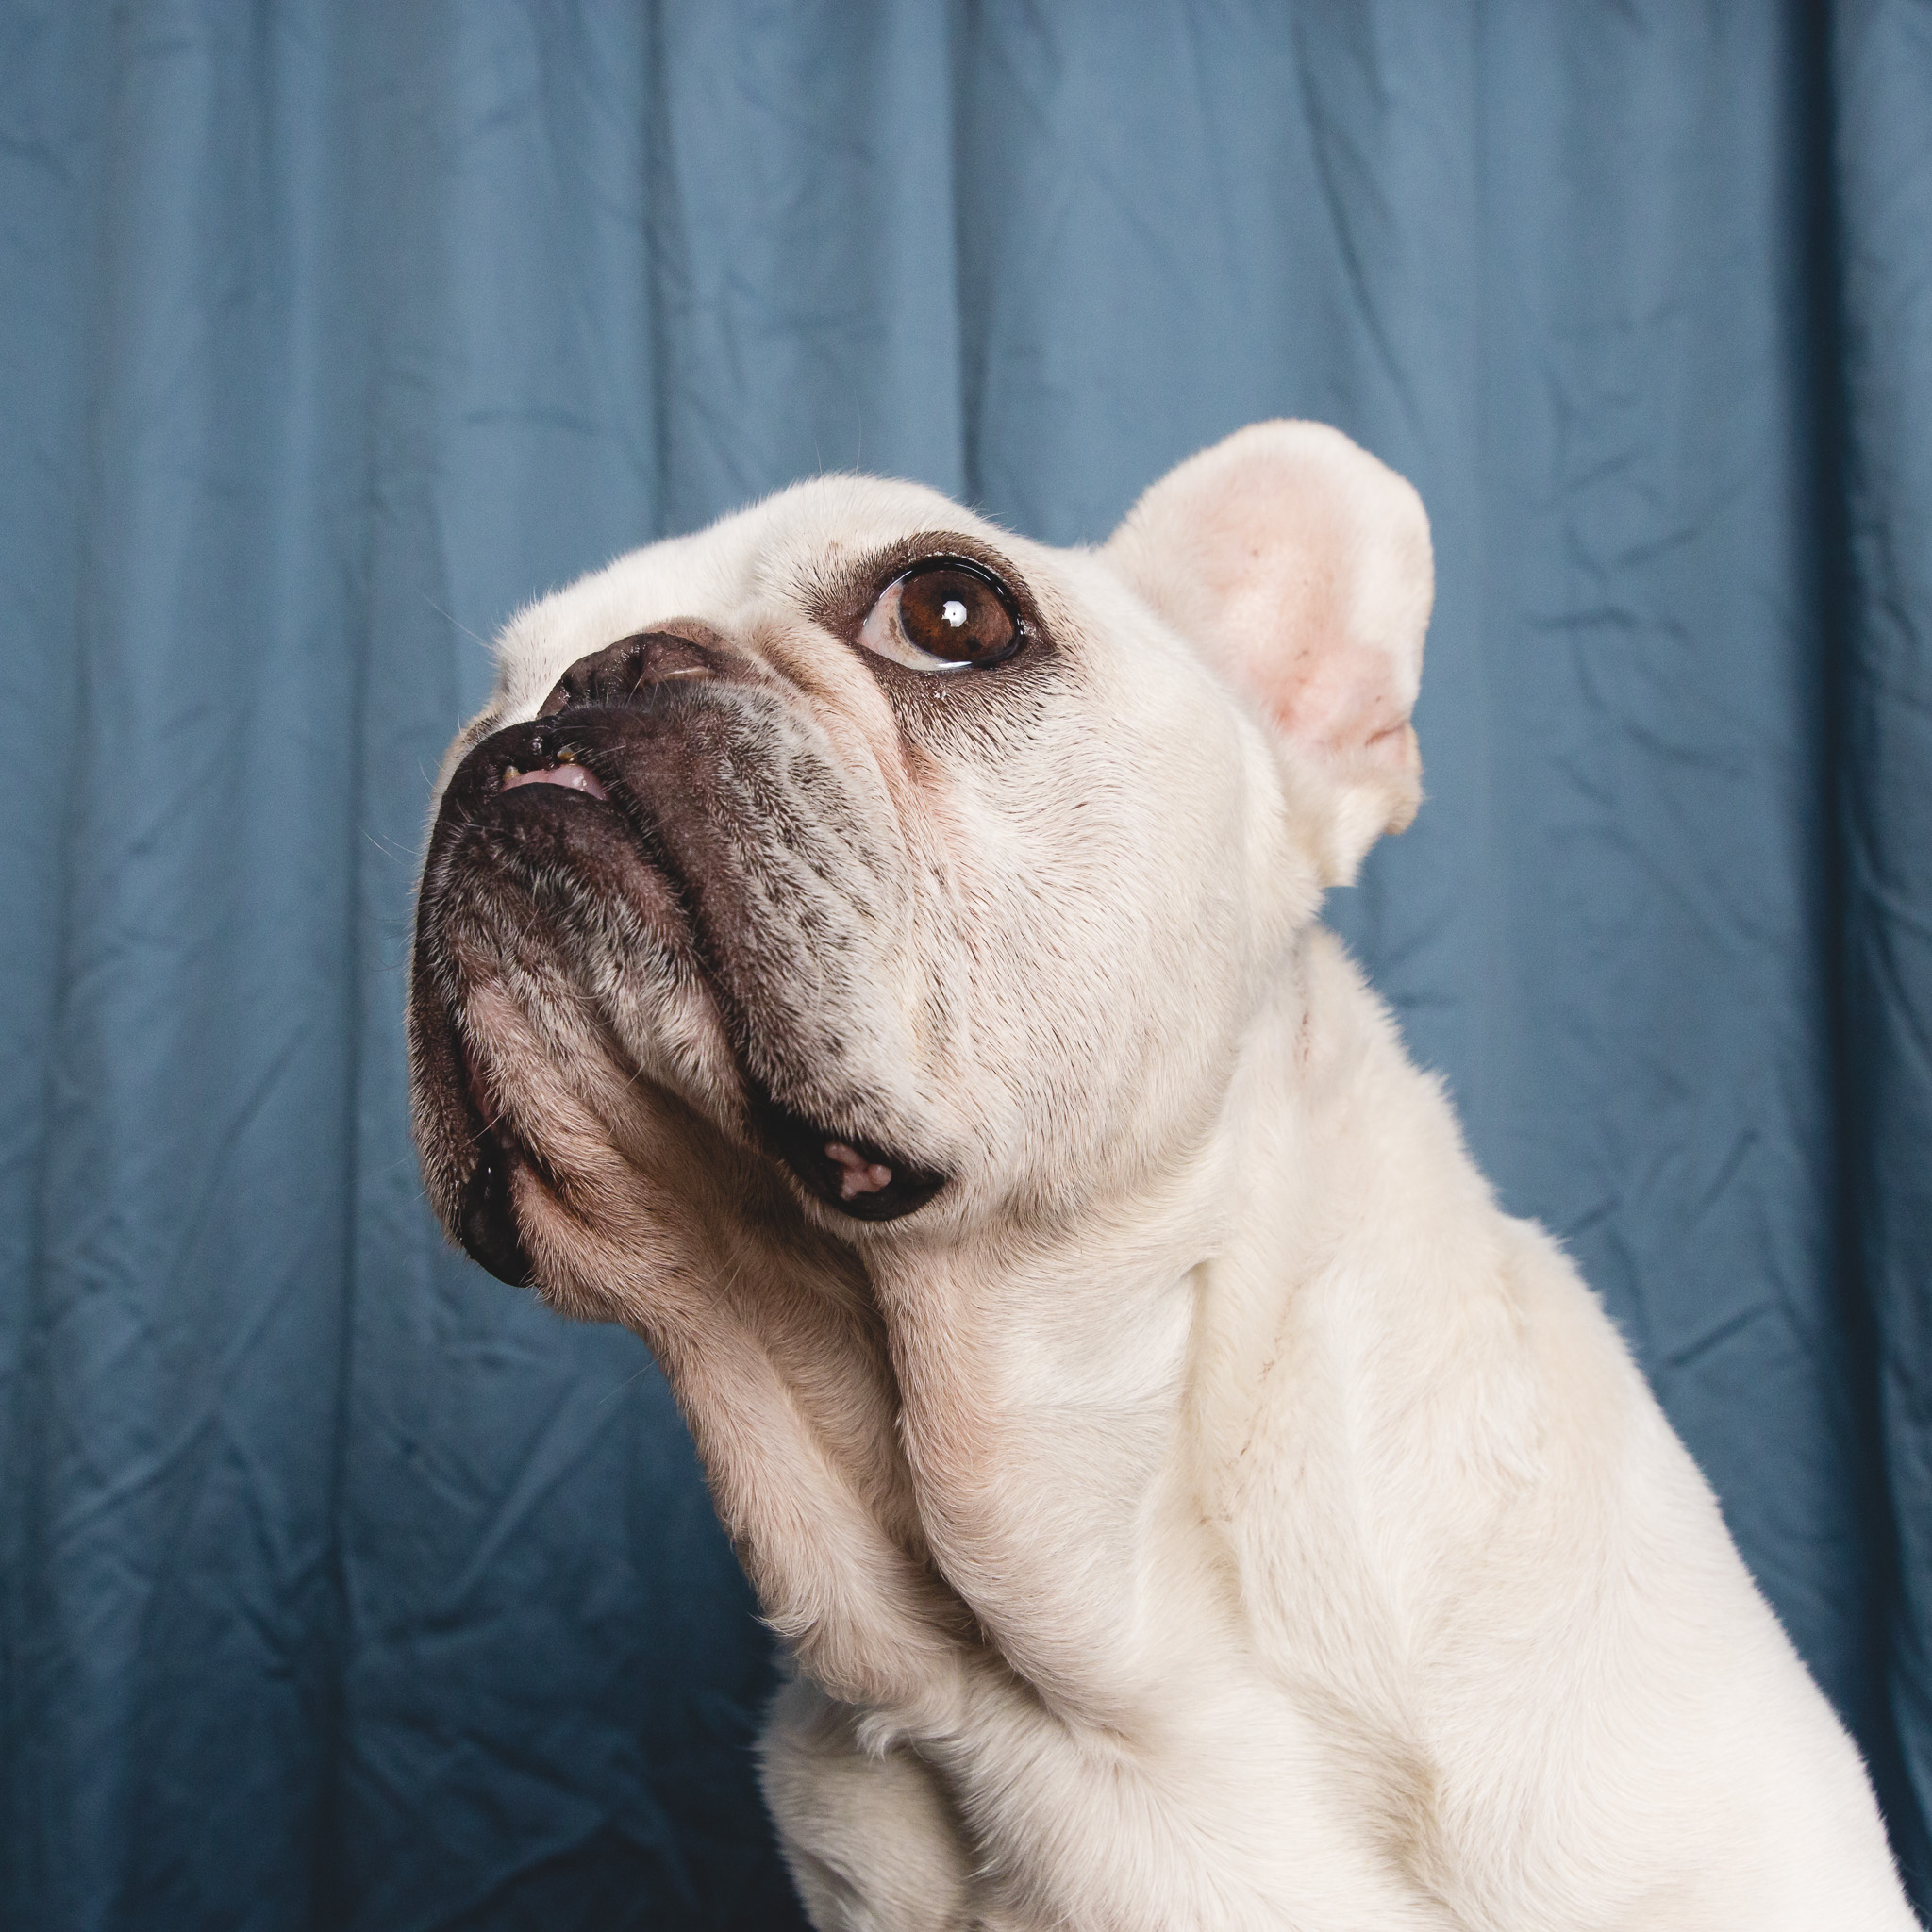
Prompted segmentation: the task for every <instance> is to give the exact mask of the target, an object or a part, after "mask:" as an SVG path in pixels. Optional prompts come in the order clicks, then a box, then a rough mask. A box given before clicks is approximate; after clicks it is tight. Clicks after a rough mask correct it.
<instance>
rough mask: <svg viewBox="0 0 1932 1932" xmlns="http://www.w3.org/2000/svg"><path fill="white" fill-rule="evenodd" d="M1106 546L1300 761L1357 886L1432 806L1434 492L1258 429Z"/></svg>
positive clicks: (1155, 494)
mask: <svg viewBox="0 0 1932 1932" xmlns="http://www.w3.org/2000/svg"><path fill="white" fill-rule="evenodd" d="M1107 554H1108V557H1110V558H1112V559H1113V561H1114V562H1115V564H1116V565H1117V567H1118V568H1119V569H1120V570H1121V571H1122V573H1123V574H1124V575H1125V577H1126V579H1127V581H1128V582H1129V583H1130V584H1131V585H1132V586H1133V588H1134V589H1135V590H1136V591H1139V592H1140V594H1141V596H1142V597H1143V598H1145V599H1146V601H1147V602H1148V603H1149V604H1151V605H1153V607H1154V608H1155V609H1156V610H1158V612H1159V613H1160V614H1161V616H1163V617H1164V618H1166V619H1167V620H1168V622H1169V623H1170V624H1172V625H1174V628H1175V629H1176V630H1178V631H1179V632H1180V633H1181V635H1182V636H1183V637H1185V638H1186V639H1187V640H1188V641H1190V642H1191V644H1193V645H1194V647H1195V648H1196V649H1197V650H1198V651H1200V653H1201V654H1202V656H1203V657H1205V658H1208V661H1209V662H1210V663H1212V664H1214V665H1215V666H1217V667H1218V668H1219V669H1220V670H1221V672H1222V673H1223V674H1224V675H1225V676H1226V677H1228V678H1229V679H1230V680H1231V681H1232V682H1233V683H1235V684H1236V685H1238V686H1240V687H1241V689H1242V690H1244V691H1247V692H1248V693H1249V694H1250V695H1251V696H1252V697H1254V698H1255V699H1256V700H1257V702H1258V703H1259V705H1260V706H1261V708H1262V709H1263V710H1264V711H1265V712H1266V713H1267V714H1268V716H1269V717H1270V718H1271V719H1272V720H1273V721H1274V725H1275V728H1276V729H1277V730H1278V731H1279V732H1280V733H1281V734H1282V736H1283V737H1284V738H1285V739H1286V740H1287V741H1288V742H1289V744H1290V745H1291V747H1292V748H1293V749H1294V750H1295V751H1296V752H1298V753H1299V754H1301V756H1300V757H1298V758H1295V759H1294V760H1293V762H1294V764H1295V765H1296V766H1297V767H1302V768H1305V769H1306V770H1307V773H1308V775H1309V776H1310V777H1311V778H1312V779H1313V780H1314V781H1315V782H1314V783H1313V785H1312V786H1311V787H1310V791H1311V794H1312V796H1314V797H1315V798H1316V799H1317V800H1319V801H1320V803H1319V807H1318V810H1317V817H1318V818H1319V819H1321V820H1322V821H1323V823H1322V824H1321V825H1320V826H1319V828H1318V833H1317V843H1318V846H1319V848H1320V849H1318V851H1317V852H1316V854H1315V857H1316V859H1317V862H1318V864H1319V865H1320V867H1321V870H1322V873H1323V875H1324V881H1325V883H1327V884H1330V885H1340V884H1345V883H1346V882H1347V881H1348V880H1349V879H1351V878H1353V877H1354V876H1355V871H1356V867H1357V865H1359V864H1360V863H1361V858H1362V855H1363V854H1364V853H1365V852H1367V850H1368V849H1369V847H1370V846H1371V845H1372V844H1374V841H1375V840H1376V839H1377V838H1379V837H1380V836H1381V835H1382V833H1384V832H1399V831H1401V830H1402V829H1403V827H1404V826H1405V825H1407V824H1408V822H1409V821H1410V820H1411V819H1412V818H1413V817H1414V816H1415V811H1416V808H1417V806H1418V805H1420V804H1421V803H1422V756H1421V753H1420V751H1419V750H1418V748H1417V746H1416V741H1415V730H1414V727H1413V726H1412V725H1411V724H1409V722H1408V718H1409V711H1410V708H1412V707H1413V705H1414V704H1415V694H1416V689H1417V686H1418V684H1419V683H1420V681H1421V678H1422V669H1423V635H1424V632H1425V631H1426V630H1427V629H1428V625H1429V607H1430V605H1431V604H1432V603H1433V602H1434V600H1435V564H1434V559H1433V558H1432V556H1431V554H1430V550H1429V520H1428V517H1427V516H1426V515H1425V514H1424V510H1423V505H1422V499H1421V498H1420V497H1419V496H1418V495H1417V494H1416V493H1415V491H1413V490H1412V489H1411V488H1410V487H1409V486H1408V484H1407V483H1406V482H1404V481H1403V479H1402V478H1401V477H1400V476H1398V475H1396V474H1395V472H1394V471H1393V470H1391V469H1390V468H1389V467H1388V466H1387V465H1386V464H1384V463H1380V462H1378V461H1377V460H1376V459H1375V458H1374V457H1372V456H1370V455H1369V453H1368V452H1367V451H1366V450H1364V449H1360V448H1358V447H1357V445H1356V444H1355V443H1353V442H1351V441H1349V440H1348V438H1347V437H1345V436H1344V435H1342V433H1341V431H1340V430H1339V429H1330V428H1328V427H1326V426H1325V425H1322V424H1319V423H1257V424H1255V425H1252V426H1251V427H1250V428H1247V429H1241V430H1237V431H1236V433H1235V434H1234V435H1232V436H1230V437H1229V438H1228V439H1227V440H1226V441H1224V442H1218V443H1216V444H1215V445H1214V447H1213V448H1212V449H1208V450H1203V451H1202V453H1201V454H1200V455H1199V456H1197V457H1191V458H1189V459H1188V460H1187V461H1186V462H1184V463H1182V464H1181V465H1180V467H1179V468H1178V469H1175V470H1171V471H1170V472H1169V473H1168V474H1167V475H1165V476H1163V477H1162V478H1161V479H1160V481H1159V482H1158V483H1157V484H1155V485H1154V487H1153V488H1152V489H1151V490H1149V491H1147V493H1146V494H1145V495H1144V496H1143V497H1141V501H1140V502H1139V503H1137V504H1136V505H1135V506H1134V508H1133V509H1132V510H1130V511H1129V512H1128V514H1127V517H1126V520H1125V521H1124V523H1123V524H1122V525H1121V526H1120V528H1119V529H1118V530H1116V531H1115V532H1114V534H1113V537H1112V539H1111V540H1110V541H1109V542H1108V546H1107Z"/></svg>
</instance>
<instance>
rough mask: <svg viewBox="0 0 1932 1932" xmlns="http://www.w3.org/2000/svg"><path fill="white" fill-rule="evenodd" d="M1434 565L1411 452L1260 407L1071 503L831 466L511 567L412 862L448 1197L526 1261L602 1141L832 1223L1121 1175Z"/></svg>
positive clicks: (1188, 1114) (1384, 813) (1270, 932)
mask: <svg viewBox="0 0 1932 1932" xmlns="http://www.w3.org/2000/svg"><path fill="white" fill-rule="evenodd" d="M1431 594H1432V579H1431V563H1430V554H1429V544H1428V533H1427V525H1426V521H1425V519H1424V515H1423V511H1422V507H1421V504H1420V503H1419V501H1418V499H1417V498H1416V496H1415V494H1414V492H1413V491H1411V490H1410V489H1409V488H1408V487H1407V484H1405V483H1404V482H1402V480H1401V479H1400V478H1399V477H1397V476H1395V475H1393V474H1392V473H1391V472H1390V471H1389V470H1387V469H1385V468H1384V467H1383V466H1382V465H1381V464H1380V463H1378V462H1377V461H1375V460H1374V458H1371V457H1369V456H1367V455H1366V454H1364V453H1363V452H1362V451H1360V450H1359V449H1357V447H1356V446H1355V445H1354V444H1353V443H1351V442H1349V441H1347V439H1346V438H1344V437H1342V436H1341V435H1340V434H1339V433H1338V432H1336V431H1334V430H1330V429H1324V428H1321V427H1319V426H1316V425H1307V424H1294V423H1276V424H1266V425H1258V426H1257V427H1254V428H1250V429H1247V430H1243V431H1241V433H1240V434H1238V435H1237V436H1235V437H1232V438H1231V439H1229V440H1228V441H1226V442H1224V443H1222V444H1220V445H1219V446H1217V447H1216V448H1214V449H1212V450H1209V451H1208V452H1206V453H1205V454H1203V455H1201V456H1198V457H1196V458H1193V459H1192V460H1191V461H1190V462H1187V463H1185V464H1183V465H1182V466H1181V467H1180V468H1179V469H1178V470H1176V471H1174V473H1173V474H1171V475H1169V476H1168V477H1166V478H1165V479H1164V480H1163V481H1161V482H1160V483H1158V484H1157V485H1156V486H1155V487H1154V488H1153V489H1152V490H1151V491H1149V492H1148V494H1147V495H1146V496H1145V497H1144V498H1143V499H1142V500H1141V503H1140V504H1139V505H1138V506H1137V507H1136V508H1135V509H1134V510H1133V512H1132V513H1131V514H1130V515H1129V516H1128V518H1127V519H1126V521H1125V523H1124V525H1122V527H1121V528H1120V530H1119V531H1118V532H1117V533H1116V534H1115V536H1114V537H1113V538H1112V540H1111V541H1109V542H1108V544H1106V545H1105V546H1104V547H1102V548H1099V549H1096V550H1055V549H1048V548H1044V547H1041V546H1040V545H1038V544H1034V543H1029V542H1026V541H1022V540H1020V539H1018V538H1015V537H1012V536H1009V535H1008V534H1007V533H1005V532H1003V531H1000V530H998V529H996V528H994V527H992V526H991V525H988V524H986V523H984V522H983V521H981V520H980V519H979V518H977V517H975V516H974V515H972V514H971V513H969V512H967V511H965V510H962V509H960V508H958V507H957V506H956V505H954V504H952V503H950V502H948V501H947V500H946V499H944V498H943V497H941V496H939V495H937V494H936V493H934V492H933V491H928V490H925V489H923V488H919V487H916V486H913V485H909V484H903V483H887V482H878V481H874V480H870V479H865V478H858V477H832V478H824V479H821V480H818V481H814V482H809V483H805V484H800V485H798V486H796V487H795V488H793V489H791V490H789V491H785V492H783V493H782V494H780V495H778V496H775V497H773V498H771V499H770V500H768V501H766V502H764V503H762V504H759V505H758V506H757V507H755V508H751V509H748V510H745V511H743V512H741V513H740V514H738V515H736V516H732V517H729V518H727V519H725V520H724V521H723V522H722V523H719V524H717V525H713V526H712V527H711V528H710V529H708V530H706V531H704V532H702V533H700V534H699V535H696V536H692V537H686V538H681V539H677V540H675V541H666V542H661V543H658V544H655V545H653V546H651V547H650V548H648V549H645V550H641V551H638V552H636V553H634V554H633V555H631V556H628V557H625V558H621V559H620V560H618V561H617V562H616V563H613V564H612V565H610V566H609V567H608V569H606V570H603V571H601V572H599V573H597V574H595V575H591V576H589V577H587V578H584V579H582V580H581V581H579V582H578V583H576V584H574V585H573V586H571V587H570V588H569V589H567V590H565V591H561V592H559V593H558V594H557V595H554V596H552V597H549V598H547V599H545V600H544V601H542V602H541V603H539V604H537V605H535V606H533V607H532V608H528V609H526V610H525V611H524V612H523V613H522V614H521V615H519V616H518V617H517V618H516V619H515V620H514V621H513V622H512V623H511V624H510V625H509V626H508V629H507V631H506V632H505V634H504V636H503V638H502V641H501V645H500V675H499V679H498V685H497V690H496V692H495V695H494V697H493V700H492V702H491V705H490V707H489V708H488V709H487V710H486V711H485V712H484V713H483V715H482V716H481V717H479V718H478V719H477V720H476V721H475V723H473V724H471V725H470V727H469V728H468V729H467V730H466V731H464V732H463V733H462V735H461V736H460V737H459V738H458V741H457V743H456V744H455V745H454V746H453V747H452V750H451V753H450V756H449V758H448V761H447V763H446V766H445V771H444V774H443V778H442V782H441V788H440V799H439V804H438V808H437V812H436V817H435V821H434V825H433V829H432V832H431V835H430V840H429V847H428V854H427V858H426V862H425V871H424V875H423V883H422V890H421V895H420V901H419V906H418V913H417V928H416V944H415V955H414V962H413V972H412V984H411V991H410V1007H409V1035H410V1048H411V1063H412V1074H413V1091H414V1100H415V1111H416V1125H417V1133H418V1140H419V1144H420V1147H421V1150H422V1154H423V1160H424V1167H425V1176H426V1179H427V1184H428V1189H429V1192H430V1196H431V1199H432V1200H433V1202H434V1203H435V1205H436V1207H437V1208H438V1210H439V1212H440V1214H441V1217H442V1220H443V1222H444V1224H445V1225H446V1226H447V1227H448V1228H449V1230H450V1231H451V1233H452V1234H453V1235H454V1236H455V1237H456V1238H457V1239H458V1240H459V1241H461V1242H462V1243H463V1244H464V1245H465V1246H466V1247H467V1248H468V1249H469V1250H470V1252H471V1253H472V1254H473V1255H474V1256H475V1257H476V1258H477V1259H478V1260H479V1261H481V1262H482V1263H483V1265H484V1266H486V1267H488V1268H490V1269H491V1271H492V1272H493V1273H496V1274H500V1275H503V1276H504V1277H505V1278H508V1279H511V1280H518V1281H529V1280H532V1279H534V1280H536V1281H537V1282H538V1283H539V1284H540V1285H542V1286H544V1287H545V1288H546V1289H549V1288H551V1287H552V1285H553V1284H552V1283H551V1281H550V1278H549V1277H550V1275H551V1274H552V1272H553V1271H552V1269H551V1268H550V1266H549V1265H548V1264H547V1260H546V1257H550V1256H552V1255H554V1254H558V1253H560V1252H561V1249H560V1247H559V1243H563V1244H565V1245H567V1237H568V1230H569V1226H570V1224H572V1223H573V1222H578V1223H581V1222H585V1221H591V1222H594V1220H595V1219H596V1217H597V1216H598V1215H599V1213H600V1212H601V1211H602V1208H601V1202H602V1198H603V1195H604V1193H605V1192H607V1191H608V1187H609V1185H610V1176H611V1175H612V1174H618V1173H623V1174H627V1175H628V1176H630V1177H631V1178H632V1179H633V1180H635V1179H636V1177H637V1176H639V1175H642V1176H645V1177H646V1180H647V1182H648V1186H647V1188H646V1193H647V1196H648V1199H649V1202H650V1205H651V1212H652V1214H653V1215H654V1216H655V1217H656V1218H657V1219H658V1220H659V1221H661V1222H662V1224H664V1225H665V1226H667V1227H671V1228H673V1229H674V1230H675V1227H676V1226H678V1225H680V1224H694V1223H695V1222H697V1221H702V1220H703V1219H705V1218H706V1217H715V1216H718V1215H727V1216H728V1215H732V1214H743V1213H747V1212H757V1213H766V1214H784V1213H790V1214H792V1215H796V1216H802V1217H803V1220H804V1222H806V1223H808V1224H813V1223H815V1224H817V1229H818V1231H819V1233H821V1234H823V1233H824V1232H826V1231H831V1232H834V1233H837V1234H840V1235H845V1236H851V1237H853V1238H856V1239H858V1240H861V1241H865V1240H872V1239H878V1238H884V1235H885V1233H886V1232H887V1230H890V1233H891V1238H893V1239H907V1238H909V1237H911V1236H913V1235H915V1234H917V1235H920V1236H922V1237H923V1236H924V1235H925V1234H927V1233H930V1234H932V1235H934V1236H936V1237H939V1238H943V1237H944V1235H945V1233H946V1231H947V1230H949V1229H950V1230H954V1231H958V1229H959V1228H960V1227H961V1225H962V1224H971V1223H974V1222H983V1221H986V1220H988V1219H990V1218H991V1217H1005V1218H1008V1219H1012V1218H1016V1217H1017V1218H1019V1219H1023V1220H1024V1219H1026V1218H1029V1217H1037V1216H1048V1217H1051V1216H1056V1215H1060V1214H1065V1213H1067V1212H1070V1211H1074V1209H1076V1208H1078V1207H1079V1205H1080V1204H1081V1203H1082V1202H1083V1201H1087V1200H1090V1199H1091V1198H1093V1197H1094V1196H1096V1195H1098V1194H1105V1193H1106V1192H1108V1191H1111V1190H1121V1189H1131V1188H1133V1187H1136V1186H1139V1185H1141V1184H1143V1183H1144V1182H1145V1179H1146V1177H1147V1176H1148V1174H1150V1173H1153V1172H1157V1171H1158V1169H1159V1168H1160V1167H1161V1165H1162V1164H1163V1163H1164V1162H1167V1161H1170V1160H1173V1159H1174V1158H1180V1157H1182V1156H1183V1155H1184V1154H1185V1152H1186V1150H1187V1148H1188V1147H1189V1146H1190V1145H1191V1144H1192V1143H1193V1142H1194V1141H1197V1140H1198V1138H1199V1137H1200V1136H1201V1135H1202V1134H1203V1133H1204V1132H1205V1131H1207V1129H1208V1126H1209V1124H1211V1122H1212V1120H1213V1118H1214V1116H1215V1113H1216V1109H1217V1108H1218V1106H1219V1105H1220V1102H1221V1099H1222V1097H1223V1095H1224V1091H1225V1087H1226V1083H1227V1081H1228V1079H1229V1077H1230V1070H1231V1068H1232V1066H1233V1063H1234V1058H1235V1057H1236V1055H1237V1053H1238V1051H1239V1047H1240V1043H1241V1037H1242V1033H1243V1028H1244V1025H1245V1024H1247V1022H1248V1021H1249V1019H1250V1018H1251V1016H1252V1014H1253V1013H1254V1011H1255V1009H1256V1008H1257V1003H1258V1002H1259V1001H1260V1000H1261V999H1262V998H1263V997H1264V996H1265V993H1266V991H1267V989H1268V988H1269V987H1270V986H1271V985H1272V984H1273V983H1274V981H1275V980H1276V978H1277V977H1278V975H1279V974H1280V972H1281V970H1282V966H1283V961H1284V958H1285V956H1286V954H1287V952H1288V950H1289V949H1290V947H1291V945H1292V942H1293V939H1294V935H1295V933H1296V932H1297V930H1298V929H1299V928H1300V927H1301V926H1302V925H1304V924H1306V923H1307V921H1308V920H1309V919H1310V918H1311V917H1312V915H1313V912H1314V908H1315V907H1316V905H1317V903H1318V901H1319V898H1320V895H1321V892H1322V891H1323V889H1324V887H1326V886H1328V885H1331V884H1334V883H1337V882H1340V881H1343V880H1345V879H1347V878H1348V877H1350V876H1351V875H1352V874H1353V872H1354V870H1355V868H1356V866H1357V863H1358V861H1359V859H1360V858H1361V856H1362V854H1363V853H1364V852H1365V851H1366V849H1367V847H1368V846H1369V844H1370V843H1371V842H1372V841H1374V839H1375V838H1376V837H1377V836H1378V835H1379V834H1380V833H1381V832H1382V831H1384V830H1385V829H1400V828H1401V826H1402V825H1404V824H1407V821H1408V819H1409V817H1410V816H1411V815H1412V813H1413V811H1414V809H1415V807H1416V804H1417V801H1418V798H1419V796H1420V791H1419V785H1420V766H1419V761H1418V758H1417V754H1416V746H1415V739H1414V735H1413V733H1412V731H1411V729H1410V727H1409V722H1408V717H1409V708H1410V706H1411V704H1412V702H1413V699H1414V696H1415V692H1416V685H1417V679H1418V676H1419V674H1420V669H1421V656H1422V643H1423V635H1424V629H1425V628H1426V625H1427V619H1428V611H1429V605H1430V599H1431ZM633 1191H634V1190H633Z"/></svg>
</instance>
